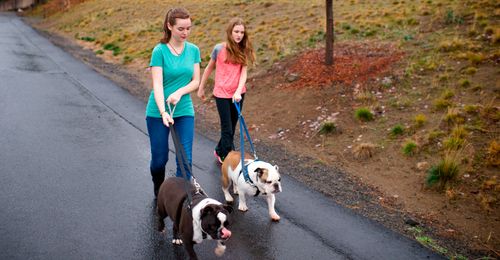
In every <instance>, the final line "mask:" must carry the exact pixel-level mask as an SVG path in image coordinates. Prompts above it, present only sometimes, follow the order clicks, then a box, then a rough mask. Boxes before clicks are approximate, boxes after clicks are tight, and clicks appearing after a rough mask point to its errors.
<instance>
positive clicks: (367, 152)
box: [352, 143, 377, 159]
mask: <svg viewBox="0 0 500 260" xmlns="http://www.w3.org/2000/svg"><path fill="white" fill-rule="evenodd" d="M375 148H377V146H376V145H374V144H372V143H360V144H358V145H356V146H355V147H354V149H353V150H352V153H353V155H354V158H356V159H367V158H371V157H372V156H373V154H374V153H375Z"/></svg>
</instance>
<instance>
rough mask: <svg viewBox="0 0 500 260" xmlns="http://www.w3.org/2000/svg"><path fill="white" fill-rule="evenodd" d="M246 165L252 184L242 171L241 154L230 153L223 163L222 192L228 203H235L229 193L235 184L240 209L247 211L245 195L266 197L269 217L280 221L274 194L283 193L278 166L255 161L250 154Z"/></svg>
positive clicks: (247, 156) (234, 188) (247, 155)
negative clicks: (246, 179) (275, 207)
mask: <svg viewBox="0 0 500 260" xmlns="http://www.w3.org/2000/svg"><path fill="white" fill-rule="evenodd" d="M245 165H246V166H247V169H248V176H249V177H250V179H251V180H252V182H253V184H252V183H248V182H246V181H245V177H244V176H243V171H242V169H241V153H240V152H236V151H232V152H230V153H229V154H228V155H227V156H226V158H225V159H224V162H223V163H222V191H223V192H224V197H225V199H226V201H227V202H228V203H231V202H233V197H232V196H231V194H230V193H229V187H230V186H231V184H233V192H234V194H238V195H239V205H238V209H239V210H240V211H247V210H248V207H247V204H246V199H245V195H252V196H257V195H259V194H260V195H264V196H266V198H267V206H268V209H269V215H270V216H271V219H272V220H273V221H279V220H280V216H279V215H278V214H277V213H276V210H275V209H274V203H275V201H276V198H275V196H274V194H276V193H278V192H281V177H280V174H279V172H278V166H276V165H274V166H273V165H271V164H270V163H267V162H264V161H260V160H254V159H252V157H251V156H250V155H249V154H245Z"/></svg>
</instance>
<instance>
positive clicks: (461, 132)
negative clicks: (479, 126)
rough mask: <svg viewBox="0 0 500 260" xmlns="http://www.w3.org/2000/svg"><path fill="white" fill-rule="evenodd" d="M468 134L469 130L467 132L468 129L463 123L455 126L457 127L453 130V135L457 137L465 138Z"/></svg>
mask: <svg viewBox="0 0 500 260" xmlns="http://www.w3.org/2000/svg"><path fill="white" fill-rule="evenodd" d="M468 135H469V132H467V129H465V127H464V126H463V125H459V126H455V128H453V130H451V136H453V137H456V138H462V139H465V138H466V137H467V136H468Z"/></svg>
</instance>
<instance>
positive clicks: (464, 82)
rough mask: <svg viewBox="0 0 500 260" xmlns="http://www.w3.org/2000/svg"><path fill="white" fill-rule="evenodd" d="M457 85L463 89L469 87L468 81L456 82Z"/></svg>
mask: <svg viewBox="0 0 500 260" xmlns="http://www.w3.org/2000/svg"><path fill="white" fill-rule="evenodd" d="M458 85H459V86H460V87H463V88H466V87H469V86H470V81H469V80H468V79H460V80H459V81H458Z"/></svg>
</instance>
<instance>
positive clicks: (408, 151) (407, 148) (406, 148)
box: [403, 141, 417, 156]
mask: <svg viewBox="0 0 500 260" xmlns="http://www.w3.org/2000/svg"><path fill="white" fill-rule="evenodd" d="M416 150H417V144H416V143H415V142H414V141H406V143H405V144H404V145H403V154H404V155H406V156H411V155H414V154H415V152H416Z"/></svg>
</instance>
